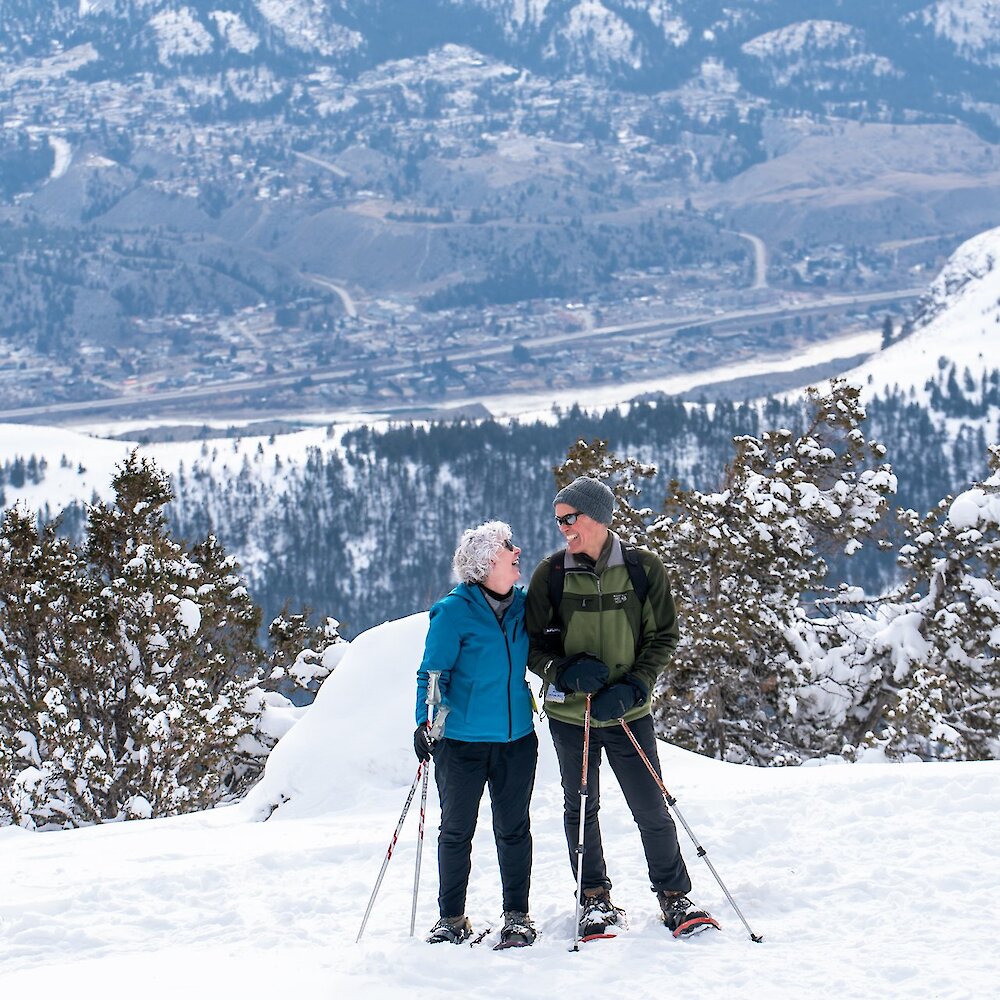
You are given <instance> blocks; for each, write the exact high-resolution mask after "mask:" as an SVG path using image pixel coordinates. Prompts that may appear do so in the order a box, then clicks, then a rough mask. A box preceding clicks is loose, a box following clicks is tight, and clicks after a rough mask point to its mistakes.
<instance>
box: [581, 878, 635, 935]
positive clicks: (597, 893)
mask: <svg viewBox="0 0 1000 1000" xmlns="http://www.w3.org/2000/svg"><path fill="white" fill-rule="evenodd" d="M627 926H628V923H627V921H626V920H625V911H624V910H623V909H621V908H620V907H618V906H615V904H614V903H612V902H611V893H610V892H608V890H607V889H606V888H604V886H598V887H597V888H596V889H584V890H583V909H582V912H581V914H580V928H579V931H580V938H581V940H584V941H586V940H588V939H592V938H595V937H605V936H606V937H614V935H613V934H608V933H607V930H608V928H609V927H620V928H622V929H624V928H626V927H627Z"/></svg>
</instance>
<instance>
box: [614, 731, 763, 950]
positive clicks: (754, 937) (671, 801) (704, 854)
mask: <svg viewBox="0 0 1000 1000" xmlns="http://www.w3.org/2000/svg"><path fill="white" fill-rule="evenodd" d="M618 721H619V722H620V723H621V724H622V729H624V730H625V732H626V734H627V735H628V738H629V739H630V740H631V741H632V746H634V747H635V748H636V750H637V751H638V752H639V756H640V757H641V758H642V762H643V763H644V764H645V765H646V768H647V769H648V771H649V773H650V774H651V775H652V776H653V780H654V781H655V782H656V784H657V785H658V786H659V789H660V791H661V792H662V793H663V798H664V799H665V800H666V803H667V805H668V806H669V807H670V808H671V809H673V811H674V813H675V814H676V816H677V818H678V819H679V820H680V821H681V825H682V826H683V827H684V829H685V830H686V831H687V835H688V836H689V837H690V838H691V842H692V843H693V844H694V846H695V847H696V848H697V849H698V857H699V858H701V859H702V860H703V861H704V862H705V864H706V865H708V870H709V871H710V872H711V873H712V874H713V875H714V876H715V881H716V882H718V883H719V886H720V888H721V889H722V891H723V892H724V893H725V894H726V899H728V900H729V902H730V904H731V905H732V907H733V909H734V910H735V911H736V916H738V917H739V918H740V920H742V921H743V926H744V927H745V928H746V929H747V933H748V934H749V935H750V940H751V941H754V942H756V943H757V944H760V943H761V942H762V941H763V940H764V939H763V938H762V937H761V936H760V935H759V934H754V932H753V931H752V930H751V929H750V925H749V924H748V923H747V921H746V917H744V916H743V913H742V912H741V911H740V908H739V907H738V906H737V905H736V900H735V899H733V897H732V894H731V893H730V891H729V890H728V889H727V888H726V885H725V883H724V882H723V881H722V879H721V878H719V873H718V872H717V871H716V870H715V865H713V864H712V862H711V861H710V860H709V857H708V851H706V850H705V848H704V847H702V846H701V844H699V843H698V838H697V837H696V836H695V835H694V831H693V830H692V829H691V827H689V826H688V824H687V820H686V819H685V818H684V816H683V815H682V814H681V811H680V809H678V808H677V799H675V798H674V797H673V796H672V795H671V794H670V792H668V791H667V787H666V785H664V784H663V779H662V778H661V777H660V776H659V775H658V774H657V773H656V768H654V767H653V765H652V764H651V763H650V760H649V758H648V757H647V756H646V753H645V751H644V750H643V749H642V747H641V746H639V741H638V740H637V739H636V738H635V736H634V735H633V733H632V730H631V729H629V727H628V723H627V722H626V721H625V720H624V719H619V720H618Z"/></svg>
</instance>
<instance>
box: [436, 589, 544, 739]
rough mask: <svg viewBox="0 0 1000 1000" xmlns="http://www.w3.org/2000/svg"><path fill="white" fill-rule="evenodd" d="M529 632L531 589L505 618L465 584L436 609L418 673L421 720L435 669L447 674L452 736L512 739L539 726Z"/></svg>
mask: <svg viewBox="0 0 1000 1000" xmlns="http://www.w3.org/2000/svg"><path fill="white" fill-rule="evenodd" d="M527 661H528V633H527V632H526V631H525V627H524V591H523V590H522V589H520V588H519V587H515V588H514V600H513V603H512V604H511V605H510V607H509V608H507V611H506V613H505V614H504V616H503V621H502V622H499V621H497V617H496V615H495V614H494V613H493V609H492V608H491V607H490V605H489V603H488V602H487V600H486V596H485V595H484V594H483V592H482V590H480V588H479V587H477V586H475V585H474V584H473V585H469V584H465V583H460V584H459V585H458V586H457V587H456V588H455V589H454V590H453V591H452V592H451V593H450V594H448V595H447V596H446V597H443V598H441V600H440V601H438V602H437V603H436V604H435V605H434V606H433V607H432V608H431V623H430V628H429V629H428V630H427V640H426V642H425V643H424V658H423V660H422V661H421V663H420V669H419V670H418V671H417V712H416V717H417V723H418V725H419V724H420V723H421V722H426V721H427V703H426V699H427V675H428V673H430V672H431V671H437V672H440V674H441V679H440V690H441V704H442V705H447V706H448V708H449V710H450V711H449V714H448V715H447V717H446V720H445V725H444V735H445V736H447V737H448V738H449V739H453V740H464V741H466V742H469V743H510V742H512V741H513V740H519V739H521V737H522V736H527V735H528V733H530V732H531V731H532V729H533V728H534V719H533V718H532V700H531V691H530V690H529V688H528V682H527V680H526V678H525V665H526V663H527Z"/></svg>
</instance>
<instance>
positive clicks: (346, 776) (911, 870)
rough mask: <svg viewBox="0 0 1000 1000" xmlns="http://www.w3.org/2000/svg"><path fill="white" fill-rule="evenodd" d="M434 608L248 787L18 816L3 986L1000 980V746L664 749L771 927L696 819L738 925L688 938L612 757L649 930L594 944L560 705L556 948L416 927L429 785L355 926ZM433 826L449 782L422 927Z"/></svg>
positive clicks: (624, 901) (552, 772) (610, 806)
mask: <svg viewBox="0 0 1000 1000" xmlns="http://www.w3.org/2000/svg"><path fill="white" fill-rule="evenodd" d="M426 621H427V619H426V616H425V615H417V616H414V617H412V618H407V619H404V620H402V621H398V622H391V623H388V624H386V625H383V626H379V627H378V628H376V629H372V630H371V631H369V632H367V633H364V634H363V635H361V636H359V637H358V638H357V639H356V640H355V641H354V642H353V643H352V644H351V647H350V649H349V651H348V653H347V655H346V656H345V657H344V659H343V661H342V662H341V664H340V666H339V667H338V669H337V670H336V671H335V672H334V673H333V674H332V675H331V676H330V678H329V679H328V680H327V681H326V683H325V684H324V686H323V688H322V689H321V691H320V695H319V697H318V699H317V701H316V703H315V705H314V706H313V707H312V708H311V709H310V710H309V711H308V712H307V713H306V714H305V717H304V718H303V720H302V721H301V722H300V723H298V724H297V725H296V726H295V727H294V728H293V729H292V730H291V731H290V732H289V733H288V734H287V735H286V736H285V737H284V738H283V739H282V741H281V742H280V743H279V744H278V746H277V747H276V749H275V750H274V752H273V753H272V755H271V758H270V761H269V763H268V768H267V771H266V773H265V776H264V778H263V779H262V781H261V782H260V784H259V785H258V786H257V788H256V789H255V790H254V791H252V792H251V794H250V796H249V797H248V799H247V800H246V801H245V802H244V803H241V804H239V805H237V806H232V807H228V808H225V809H219V810H216V811H214V812H210V813H203V814H196V815H191V816H184V817H179V818H174V819H163V820H152V821H144V822H130V823H124V824H115V825H110V826H105V827H93V828H89V829H84V830H77V831H69V832H59V833H44V834H39V833H27V832H24V831H22V830H19V829H10V828H8V829H2V830H0V885H2V886H3V891H2V894H0V996H3V997H11V998H20V997H27V996H34V995H38V992H39V990H44V991H46V992H50V991H52V990H55V989H58V990H59V991H60V992H64V991H65V992H71V993H72V995H73V996H74V997H76V998H80V1000H89V998H91V997H93V998H95V1000H97V998H100V1000H116V998H126V997H128V998H132V997H137V996H138V997H141V998H143V1000H154V998H160V997H163V998H167V997H169V998H171V1000H175V998H176V997H178V996H187V997H194V998H200V997H209V996H219V997H236V996H239V997H251V998H256V997H261V998H265V997H272V996H282V997H287V996H297V995H301V996H308V997H355V996H364V997H366V998H373V1000H380V998H388V997H392V998H396V997H399V996H404V995H407V996H408V995H419V996H423V997H433V998H437V997H465V998H468V997H471V998H476V1000H479V998H493V997H495V998H504V1000H508V998H526V1000H527V998H532V1000H535V998H537V997H540V996H544V997H552V998H561V997H574V998H578V997H581V996H593V995H600V996H618V995H621V996H627V997H629V998H642V1000H644V998H649V1000H652V998H654V997H655V998H661V997H699V998H725V1000H729V998H758V997H759V998H761V1000H764V998H768V1000H780V998H789V1000H791V998H795V1000H801V998H804V997H805V998H817V997H819V998H836V1000H854V998H857V1000H872V998H876V997H887V998H910V997H912V998H920V1000H965V998H971V997H977V998H983V997H988V996H995V995H996V989H997V986H996V984H997V982H998V979H1000V952H998V950H997V948H996V940H995V938H996V929H997V927H998V926H1000V838H998V836H997V833H996V831H997V829H998V825H1000V762H985V763H960V764H955V763H951V764H915V763H913V764H887V763H882V762H878V761H877V760H876V761H871V762H868V763H863V764H840V765H838V766H828V767H802V768H788V769H766V770H765V769H758V768H748V767H738V766H735V765H727V764H720V763H717V762H714V761H710V760H707V759H704V758H699V757H696V756H694V755H691V754H688V753H686V752H683V751H680V750H677V749H676V748H671V747H668V746H665V745H663V746H662V749H661V761H662V763H663V767H664V776H665V780H666V783H667V787H668V788H669V789H670V790H671V792H673V794H674V795H676V797H677V800H678V804H679V806H680V808H681V810H682V812H683V814H684V817H685V818H686V819H687V820H688V822H689V823H690V824H691V826H692V827H693V829H694V831H695V833H696V835H697V836H698V838H699V839H700V840H701V842H702V843H703V844H704V845H705V847H706V848H707V850H708V856H709V857H710V858H711V859H712V861H713V863H714V864H715V866H716V868H717V869H718V871H719V874H720V875H721V877H722V879H723V880H724V881H725V882H726V884H727V886H728V887H729V889H730V891H731V892H732V893H733V896H734V897H735V899H736V901H737V903H738V904H739V906H740V907H741V909H742V910H743V912H744V914H745V916H746V918H747V920H748V921H749V923H750V925H751V927H752V928H753V930H754V931H755V932H756V933H758V934H761V935H763V936H764V938H765V940H764V942H763V943H762V944H754V943H752V942H751V941H750V940H749V937H748V935H747V932H746V930H745V929H744V927H743V925H742V924H741V923H740V922H739V920H738V919H737V918H736V915H735V914H734V913H733V911H732V910H731V908H730V907H729V904H728V903H727V902H726V900H725V897H724V895H723V893H722V891H721V890H720V889H719V887H718V886H717V884H716V883H715V881H714V880H713V878H712V877H711V875H710V873H709V871H708V869H707V867H706V866H705V865H704V864H703V862H701V861H700V860H698V858H697V857H696V856H695V853H694V850H693V848H692V846H691V844H690V843H689V842H688V841H687V839H686V838H685V837H684V834H683V833H682V834H681V836H682V844H683V847H684V849H685V855H686V857H687V860H688V864H689V867H690V869H691V872H692V876H693V878H694V882H695V891H694V893H693V896H694V897H695V899H696V900H697V901H698V902H699V903H701V904H702V905H705V906H707V907H708V908H709V909H711V910H712V911H713V912H714V913H715V915H716V916H717V917H718V918H719V919H720V922H721V924H722V928H723V929H722V932H721V933H713V932H707V933H705V934H703V935H701V936H700V937H698V938H695V939H693V940H691V941H685V942H677V941H674V940H672V939H671V938H670V937H669V936H668V934H667V933H666V931H665V930H664V929H663V928H662V926H660V925H659V924H658V923H657V921H656V918H655V912H656V906H655V899H654V897H653V895H652V894H651V893H650V892H649V889H648V887H647V883H646V878H645V871H644V864H643V861H642V854H641V849H640V845H639V840H638V835H637V833H636V831H635V829H634V827H633V826H632V823H631V821H630V820H629V819H627V818H626V815H627V814H626V809H625V805H624V802H623V801H622V799H621V796H620V794H619V792H618V789H617V786H616V785H615V783H614V781H613V780H611V778H610V775H609V777H608V778H607V780H606V781H605V783H604V808H603V809H602V813H601V816H602V826H603V829H604V840H605V845H606V852H607V855H608V858H609V865H610V874H611V877H612V879H613V880H614V883H615V888H614V897H615V899H616V901H617V902H618V903H619V904H620V905H622V906H624V907H625V908H626V909H627V910H628V913H629V917H630V923H631V927H630V929H629V931H628V932H627V933H625V934H623V935H621V936H620V937H619V938H618V939H616V940H613V941H598V942H593V943H592V944H590V945H585V946H584V947H583V950H582V951H581V952H580V953H572V952H570V951H569V947H570V944H571V935H572V912H573V885H574V883H573V876H572V873H571V870H570V867H569V862H568V860H567V857H566V853H565V845H564V842H563V834H562V825H561V807H560V804H561V793H560V790H559V781H558V777H557V770H556V765H555V760H554V755H553V753H552V750H551V746H550V743H549V739H548V735H547V733H546V731H545V729H546V724H545V723H544V722H540V723H539V724H538V728H539V736H540V747H541V757H540V762H539V773H538V780H537V783H536V791H535V796H534V800H533V804H532V825H533V831H534V840H535V865H534V874H533V889H532V912H533V914H534V916H535V918H536V922H537V923H538V925H539V927H540V929H541V936H540V938H539V940H538V942H537V943H536V945H535V946H534V947H533V948H531V949H525V950H520V951H508V952H493V951H492V950H490V948H489V947H488V944H485V945H482V946H479V947H477V948H469V947H468V946H465V945H463V946H460V947H452V946H451V945H440V946H437V947H432V946H429V945H426V944H424V943H423V942H422V941H421V939H420V937H419V936H418V937H416V938H413V939H411V938H410V937H409V921H410V902H411V894H412V888H413V864H414V856H415V846H416V843H415V842H416V829H417V805H416V803H415V804H414V806H413V808H412V809H411V814H410V816H409V817H408V818H407V822H406V825H405V826H404V829H403V833H402V836H401V838H400V841H399V844H398V846H397V848H396V852H395V855H394V857H393V859H392V862H391V864H390V865H389V869H388V873H387V875H386V878H385V881H384V883H383V886H382V891H381V893H380V895H379V897H378V899H377V901H376V903H375V907H374V909H373V911H372V915H371V918H370V920H369V923H368V927H367V930H366V932H365V935H364V937H363V938H362V941H361V943H360V944H356V943H355V937H356V935H357V932H358V927H359V925H360V922H361V919H362V916H363V914H364V911H365V907H366V905H367V902H368V898H369V895H370V892H371V889H372V886H373V885H374V882H375V878H376V875H377V874H378V870H379V868H380V866H381V864H382V860H383V858H384V857H385V852H386V848H387V846H388V843H389V838H390V836H391V834H392V831H393V829H394V827H395V824H396V821H397V819H398V817H399V813H400V810H401V808H402V805H403V802H404V800H405V798H406V793H407V791H408V789H409V786H410V783H411V782H412V780H413V777H414V774H415V771H416V761H415V759H414V757H413V753H412V749H411V745H410V744H411V734H412V729H413V708H412V704H413V691H414V675H415V670H416V666H417V661H418V659H419V655H420V649H421V646H422V642H423V635H424V631H425V629H426ZM285 800H287V801H285ZM279 803H283V804H280V805H278V808H277V809H276V811H274V813H273V814H272V815H271V816H270V818H269V819H268V820H266V821H262V818H263V817H264V816H266V815H267V814H268V812H269V811H270V809H271V807H272V806H274V805H276V804H279ZM436 824H437V807H436V796H435V793H434V791H433V785H432V791H431V802H430V805H429V808H428V833H427V838H428V839H427V850H425V853H424V868H423V874H422V881H421V890H420V901H419V910H418V919H417V928H418V932H426V930H427V929H428V928H429V927H430V925H431V924H432V923H433V921H434V919H435V918H436V915H437V914H436V905H435V895H436V889H437V884H436V883H437V879H436V872H435V862H434V849H433V845H434V838H435V830H436ZM499 909H500V897H499V879H498V873H497V864H496V855H495V851H494V847H493V842H492V836H491V831H490V822H489V812H488V806H485V805H484V810H483V813H482V816H481V819H480V830H479V833H478V834H477V841H476V844H475V849H474V858H473V875H472V881H471V884H470V892H469V903H468V912H469V914H470V916H471V918H472V920H473V923H474V924H475V926H476V927H477V928H480V929H481V928H483V927H485V926H488V925H491V924H492V925H493V926H494V927H495V926H496V921H497V920H498V917H499Z"/></svg>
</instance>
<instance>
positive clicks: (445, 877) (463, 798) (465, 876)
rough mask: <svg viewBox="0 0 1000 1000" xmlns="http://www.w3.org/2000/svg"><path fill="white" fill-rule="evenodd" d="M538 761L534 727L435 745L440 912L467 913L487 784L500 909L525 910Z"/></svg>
mask: <svg viewBox="0 0 1000 1000" xmlns="http://www.w3.org/2000/svg"><path fill="white" fill-rule="evenodd" d="M537 761H538V737H537V736H535V734H534V732H531V733H529V734H528V735H527V736H523V737H522V738H521V739H519V740H515V741H514V742H513V743H466V742H464V741H462V740H449V739H443V740H441V742H440V743H439V744H438V746H437V749H436V750H435V751H434V777H435V779H436V780H437V787H438V798H439V799H440V801H441V832H440V833H439V835H438V875H439V879H440V883H439V891H438V907H439V909H440V914H441V916H442V917H457V916H460V915H461V914H463V913H465V893H466V890H467V888H468V885H469V873H470V871H471V870H472V836H473V834H474V833H475V832H476V820H477V819H478V817H479V802H480V800H481V799H482V797H483V788H484V787H485V786H486V785H487V784H488V785H489V789H490V802H491V803H492V806H493V836H494V838H495V839H496V843H497V857H498V858H499V860H500V881H501V883H502V885H503V908H504V909H505V910H518V911H519V912H521V913H527V912H528V889H529V886H530V883H531V826H530V823H529V821H528V805H529V803H530V802H531V791H532V788H533V787H534V784H535V765H536V763H537Z"/></svg>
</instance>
